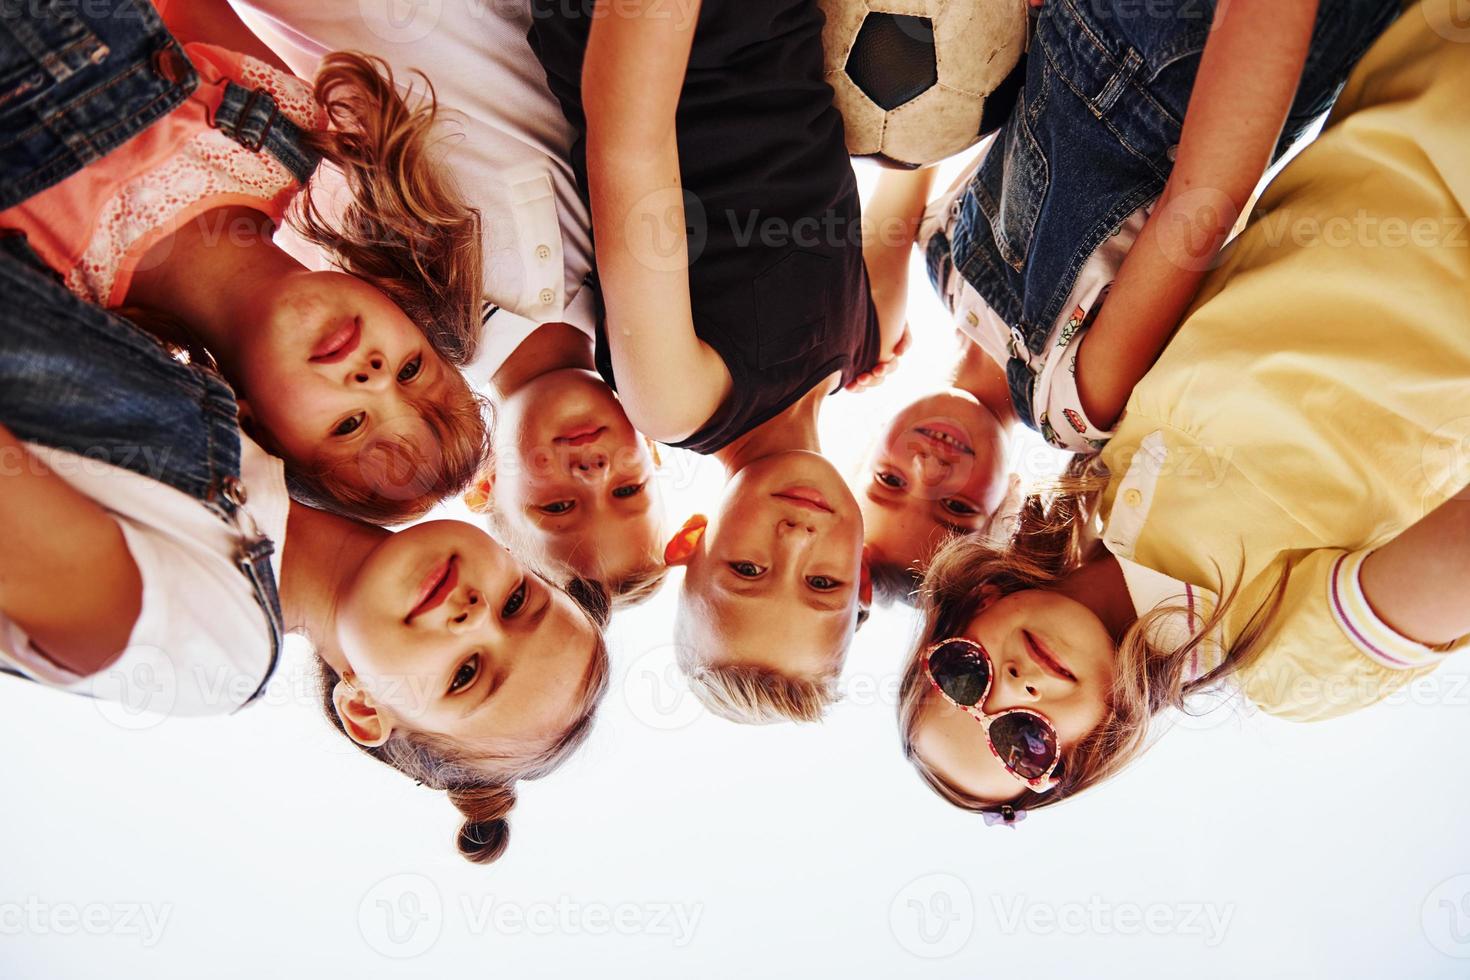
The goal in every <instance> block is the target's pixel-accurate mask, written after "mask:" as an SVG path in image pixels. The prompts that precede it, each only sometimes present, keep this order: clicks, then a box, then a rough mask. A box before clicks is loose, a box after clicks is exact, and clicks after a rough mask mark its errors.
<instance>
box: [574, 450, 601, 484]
mask: <svg viewBox="0 0 1470 980" xmlns="http://www.w3.org/2000/svg"><path fill="white" fill-rule="evenodd" d="M569 462H570V464H571V472H572V476H574V477H577V478H578V479H581V480H586V481H587V482H588V483H597V482H600V481H602V480H606V479H607V454H606V453H602V452H591V453H581V454H579V455H575V456H572V457H571V459H570V461H569Z"/></svg>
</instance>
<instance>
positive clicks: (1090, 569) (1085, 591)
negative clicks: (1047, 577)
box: [1057, 551, 1138, 641]
mask: <svg viewBox="0 0 1470 980" xmlns="http://www.w3.org/2000/svg"><path fill="white" fill-rule="evenodd" d="M1057 591H1058V592H1060V593H1062V595H1065V596H1068V597H1070V598H1072V599H1076V600H1077V601H1078V602H1080V603H1082V604H1083V605H1084V606H1086V607H1087V608H1088V609H1091V610H1092V612H1093V613H1094V615H1096V616H1097V618H1098V619H1100V620H1102V623H1103V626H1104V627H1105V628H1106V629H1107V631H1108V633H1109V635H1111V636H1112V637H1113V639H1114V641H1117V640H1118V639H1120V638H1121V637H1122V636H1123V634H1124V633H1126V632H1127V631H1128V628H1129V627H1130V626H1132V625H1133V624H1134V623H1136V622H1138V611H1137V610H1136V609H1135V608H1134V606H1133V596H1132V595H1131V594H1129V592H1128V582H1127V581H1126V580H1125V579H1124V578H1123V566H1121V565H1119V564H1118V559H1117V558H1114V557H1113V556H1112V555H1111V554H1109V553H1108V552H1106V551H1102V552H1101V553H1100V554H1099V555H1098V556H1097V557H1095V558H1093V559H1091V560H1090V561H1087V562H1085V563H1084V564H1083V565H1082V566H1081V567H1079V568H1078V569H1077V570H1076V571H1074V572H1072V574H1070V575H1068V576H1067V577H1066V579H1064V580H1063V581H1062V583H1061V584H1060V585H1059V586H1057Z"/></svg>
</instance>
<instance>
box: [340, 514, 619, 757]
mask: <svg viewBox="0 0 1470 980" xmlns="http://www.w3.org/2000/svg"><path fill="white" fill-rule="evenodd" d="M337 634H338V639H339V642H340V644H341V648H342V650H343V652H344V654H345V655H346V657H347V660H348V663H349V664H350V665H351V667H352V671H353V673H354V674H355V675H356V683H357V685H358V686H359V687H361V688H362V689H363V690H365V691H366V692H367V693H368V694H370V695H371V697H372V698H373V700H374V701H375V702H376V704H377V705H378V708H379V711H380V712H382V711H384V710H386V711H387V712H388V714H389V716H390V718H389V720H390V722H391V723H392V724H394V725H404V726H406V727H408V728H409V729H411V730H414V731H420V732H432V733H435V734H439V735H443V736H446V737H450V738H455V739H467V740H479V741H494V740H499V739H544V738H553V737H555V736H556V735H557V734H558V733H560V732H562V731H564V730H565V729H566V728H567V727H568V726H569V725H570V724H572V722H573V721H575V720H576V718H577V716H578V715H579V714H580V711H581V708H582V699H583V694H584V689H585V683H586V679H587V677H588V675H589V669H590V668H591V665H592V658H593V657H594V656H595V655H596V650H597V649H598V635H597V631H596V629H595V628H594V627H593V626H592V624H591V623H590V622H588V620H587V618H586V617H585V616H584V615H583V614H582V613H581V611H580V610H579V609H578V608H577V606H576V604H575V603H573V602H572V600H571V599H570V598H568V597H567V596H566V594H565V593H563V592H561V591H560V590H558V589H554V588H551V587H549V586H548V585H547V584H546V583H545V582H544V581H542V580H541V579H540V578H538V577H537V576H535V575H533V574H531V573H530V572H528V571H527V570H526V569H525V568H523V567H522V566H521V565H520V564H519V563H518V562H516V561H515V559H513V558H512V557H511V556H510V553H509V552H507V551H506V550H505V549H504V548H502V547H501V546H500V545H499V544H497V543H496V542H495V540H494V539H493V538H491V537H490V536H489V535H487V534H485V532H483V531H481V530H479V529H478V528H476V527H475V526H474V525H472V524H467V523H465V522H463V521H432V522H429V523H426V524H418V525H415V526H413V527H410V528H408V529H407V530H404V531H400V532H398V533H397V534H394V535H392V536H390V537H388V538H387V539H386V540H385V541H384V543H383V544H382V545H380V546H379V547H378V548H377V549H376V550H375V551H374V552H373V553H372V554H371V555H370V556H369V558H368V560H367V561H366V562H365V563H364V564H363V565H362V567H361V569H360V570H359V571H358V574H357V577H356V579H355V580H354V581H353V583H352V585H351V588H350V590H349V592H348V594H347V598H346V599H345V600H344V601H343V603H342V606H341V608H340V609H339V611H338V619H337Z"/></svg>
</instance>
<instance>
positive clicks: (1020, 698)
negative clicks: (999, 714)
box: [985, 659, 1041, 711]
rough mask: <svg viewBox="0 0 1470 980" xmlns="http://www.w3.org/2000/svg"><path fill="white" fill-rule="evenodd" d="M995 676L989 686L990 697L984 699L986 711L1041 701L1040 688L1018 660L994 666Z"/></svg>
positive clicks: (1009, 660)
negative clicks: (993, 681)
mask: <svg viewBox="0 0 1470 980" xmlns="http://www.w3.org/2000/svg"><path fill="white" fill-rule="evenodd" d="M996 671H997V676H996V678H995V683H994V684H993V685H991V692H990V697H989V698H987V699H986V707H985V710H987V711H999V710H1003V709H1005V708H1014V707H1016V706H1017V705H1023V704H1027V705H1029V704H1035V703H1036V702H1037V701H1040V700H1041V687H1040V685H1039V684H1038V683H1037V678H1036V677H1034V676H1033V675H1032V674H1031V672H1030V671H1029V670H1028V669H1027V665H1026V664H1023V663H1021V662H1020V661H1018V660H1014V659H1006V660H1002V661H1001V662H1000V663H998V664H996Z"/></svg>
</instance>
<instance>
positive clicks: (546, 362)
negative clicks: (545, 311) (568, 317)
mask: <svg viewBox="0 0 1470 980" xmlns="http://www.w3.org/2000/svg"><path fill="white" fill-rule="evenodd" d="M567 368H581V369H582V370H586V371H591V370H594V369H595V362H594V361H593V359H592V338H591V337H589V336H587V335H586V334H585V333H583V332H582V331H580V330H578V329H577V328H576V327H574V326H572V325H571V324H570V323H547V324H543V325H542V326H540V327H538V328H536V332H535V333H533V334H531V336H529V337H527V338H526V339H525V340H523V341H522V342H521V346H519V347H517V348H516V349H515V352H514V353H512V354H511V355H510V357H508V358H506V359H505V363H504V364H502V365H501V366H500V370H499V371H496V372H495V376H494V377H493V378H491V379H490V382H491V384H492V385H493V386H494V388H495V396H496V397H497V398H508V397H510V396H511V395H513V394H515V393H516V392H517V391H518V390H520V389H521V388H522V387H523V386H524V385H526V384H527V383H529V382H531V381H534V380H536V379H537V378H539V377H541V376H542V375H543V374H550V373H551V372H552V371H562V370H566V369H567Z"/></svg>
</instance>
